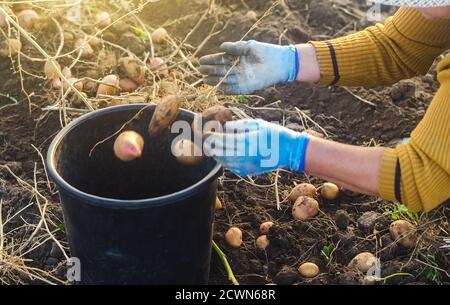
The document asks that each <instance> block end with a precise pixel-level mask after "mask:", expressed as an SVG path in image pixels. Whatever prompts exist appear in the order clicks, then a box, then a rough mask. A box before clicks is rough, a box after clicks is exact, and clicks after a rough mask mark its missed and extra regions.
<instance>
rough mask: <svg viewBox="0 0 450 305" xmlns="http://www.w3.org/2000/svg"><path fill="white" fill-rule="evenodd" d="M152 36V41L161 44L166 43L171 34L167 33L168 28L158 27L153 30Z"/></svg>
mask: <svg viewBox="0 0 450 305" xmlns="http://www.w3.org/2000/svg"><path fill="white" fill-rule="evenodd" d="M151 36H152V41H153V42H154V43H157V44H161V43H164V42H165V41H166V39H167V37H168V36H169V34H168V33H167V31H166V29H164V28H157V29H156V30H154V31H153V33H152V34H151Z"/></svg>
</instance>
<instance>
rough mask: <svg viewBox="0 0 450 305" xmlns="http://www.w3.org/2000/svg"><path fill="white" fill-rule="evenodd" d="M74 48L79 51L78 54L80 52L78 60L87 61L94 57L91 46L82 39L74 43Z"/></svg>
mask: <svg viewBox="0 0 450 305" xmlns="http://www.w3.org/2000/svg"><path fill="white" fill-rule="evenodd" d="M75 48H76V49H79V50H78V52H81V55H80V58H82V59H89V58H91V57H93V56H94V49H92V47H91V45H90V44H89V43H88V42H87V41H86V40H84V39H82V38H79V39H77V40H76V41H75Z"/></svg>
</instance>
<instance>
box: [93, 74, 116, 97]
mask: <svg viewBox="0 0 450 305" xmlns="http://www.w3.org/2000/svg"><path fill="white" fill-rule="evenodd" d="M119 82H120V81H119V78H118V77H117V76H115V75H114V74H111V75H107V76H105V77H104V78H103V80H102V83H101V84H100V85H99V86H98V89H97V96H99V95H116V94H117V93H118V91H119Z"/></svg>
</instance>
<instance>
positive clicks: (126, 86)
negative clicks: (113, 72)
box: [119, 78, 138, 92]
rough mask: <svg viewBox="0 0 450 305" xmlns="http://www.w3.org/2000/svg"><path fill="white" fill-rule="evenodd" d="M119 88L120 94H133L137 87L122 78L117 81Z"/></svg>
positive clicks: (130, 81) (129, 80)
mask: <svg viewBox="0 0 450 305" xmlns="http://www.w3.org/2000/svg"><path fill="white" fill-rule="evenodd" d="M119 87H120V89H121V90H122V92H134V91H135V90H136V89H137V88H138V85H136V83H135V82H133V81H132V80H131V79H129V78H123V79H121V80H120V81H119Z"/></svg>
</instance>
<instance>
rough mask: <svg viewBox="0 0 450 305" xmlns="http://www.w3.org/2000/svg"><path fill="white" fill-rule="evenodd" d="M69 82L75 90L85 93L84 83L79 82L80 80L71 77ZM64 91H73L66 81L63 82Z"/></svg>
mask: <svg viewBox="0 0 450 305" xmlns="http://www.w3.org/2000/svg"><path fill="white" fill-rule="evenodd" d="M67 80H68V81H69V82H70V84H71V85H72V86H74V87H75V89H77V90H78V91H83V82H82V81H81V80H79V79H78V78H75V77H71V78H69V79H67ZM63 89H64V91H67V90H70V91H72V88H71V87H70V86H69V84H68V83H67V82H65V81H64V82H63Z"/></svg>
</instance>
